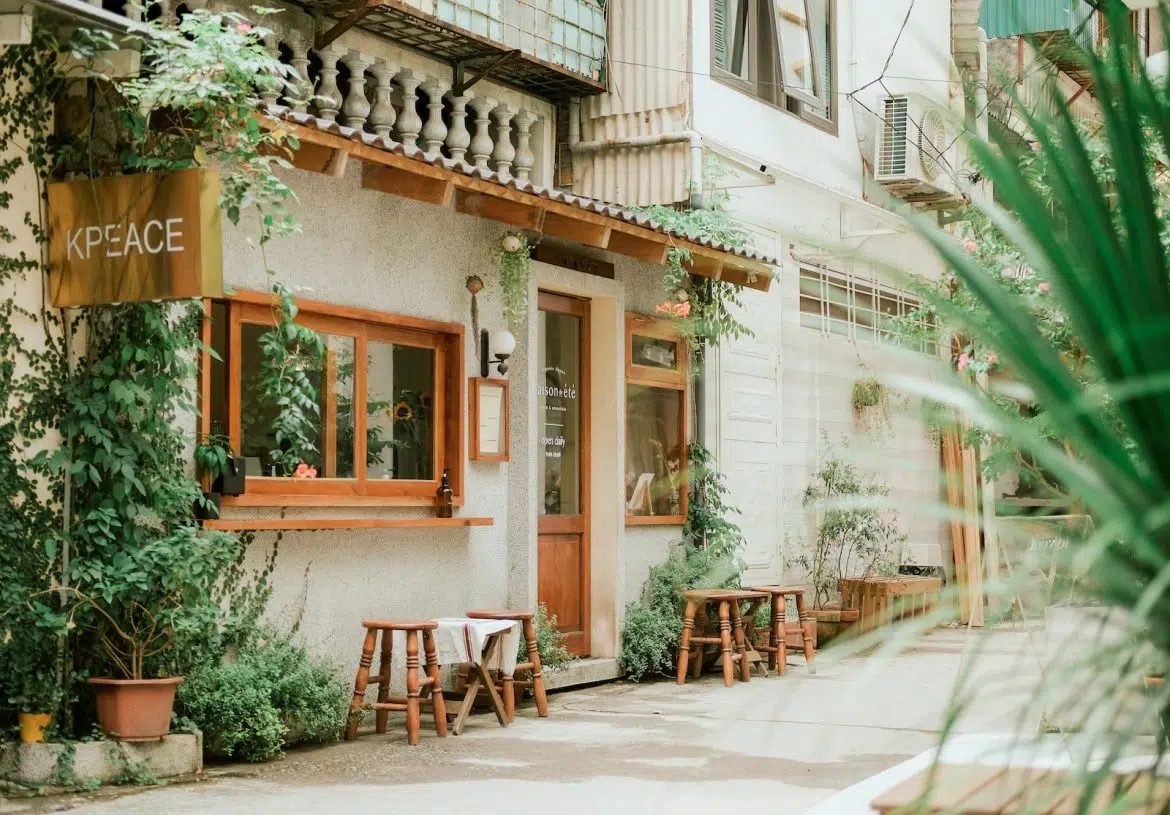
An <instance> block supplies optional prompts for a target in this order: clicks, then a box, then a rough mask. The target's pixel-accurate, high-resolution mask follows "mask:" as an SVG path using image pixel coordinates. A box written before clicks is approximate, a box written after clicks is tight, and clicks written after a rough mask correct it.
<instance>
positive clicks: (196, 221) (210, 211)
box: [49, 169, 223, 308]
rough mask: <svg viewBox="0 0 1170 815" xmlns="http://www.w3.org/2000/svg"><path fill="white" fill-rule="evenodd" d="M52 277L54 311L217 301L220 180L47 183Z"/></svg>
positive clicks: (202, 175)
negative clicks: (153, 302)
mask: <svg viewBox="0 0 1170 815" xmlns="http://www.w3.org/2000/svg"><path fill="white" fill-rule="evenodd" d="M49 272H50V274H49V280H50V291H51V295H52V300H53V305H54V306H57V307H59V308H60V307H78V306H94V305H102V304H108V303H134V302H143V301H150V300H185V299H189V298H194V297H222V296H223V247H222V240H221V234H220V213H219V174H218V173H216V172H215V171H214V170H204V169H191V170H175V171H172V172H169V173H143V174H139V175H123V176H110V177H108V178H98V179H92V180H91V179H83V180H79V181H65V182H61V183H58V184H50V185H49Z"/></svg>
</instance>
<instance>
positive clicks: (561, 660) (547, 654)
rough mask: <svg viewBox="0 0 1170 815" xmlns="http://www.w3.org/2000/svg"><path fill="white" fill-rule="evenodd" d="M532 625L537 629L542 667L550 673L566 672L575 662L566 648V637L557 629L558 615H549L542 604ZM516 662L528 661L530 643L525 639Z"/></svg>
mask: <svg viewBox="0 0 1170 815" xmlns="http://www.w3.org/2000/svg"><path fill="white" fill-rule="evenodd" d="M532 624H533V626H535V628H536V652H537V653H538V654H540V667H541V668H543V669H544V670H545V671H547V672H549V673H556V672H557V671H563V670H565V668H567V667H568V665H569V663H570V662H571V661H572V660H573V655H572V654H570V653H569V649H568V648H566V647H565V635H564V634H562V633H561V632H560V629H558V628H557V615H555V614H549V613H548V607H547V606H545V604H544V603H541V604H540V605H539V606H537V607H536V615H535V616H534V617H533V618H532ZM516 661H517V662H527V661H528V643H527V642H526V641H525V639H524V638H523V637H521V638H520V649H519V651H518V652H517V654H516Z"/></svg>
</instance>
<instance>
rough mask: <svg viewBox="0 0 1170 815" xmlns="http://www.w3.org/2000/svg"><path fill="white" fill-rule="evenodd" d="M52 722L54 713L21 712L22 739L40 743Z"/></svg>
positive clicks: (29, 742) (25, 741)
mask: <svg viewBox="0 0 1170 815" xmlns="http://www.w3.org/2000/svg"><path fill="white" fill-rule="evenodd" d="M52 723H53V714H52V713H21V714H20V740H21V741H22V742H24V743H25V744H40V743H41V742H43V741H44V740H45V731H46V730H48V729H49V725H51V724H52Z"/></svg>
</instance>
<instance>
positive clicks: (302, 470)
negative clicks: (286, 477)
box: [293, 461, 317, 478]
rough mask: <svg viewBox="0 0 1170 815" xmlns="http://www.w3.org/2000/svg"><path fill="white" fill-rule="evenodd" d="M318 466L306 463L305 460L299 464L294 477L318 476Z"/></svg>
mask: <svg viewBox="0 0 1170 815" xmlns="http://www.w3.org/2000/svg"><path fill="white" fill-rule="evenodd" d="M316 477H317V468H316V467H312V466H310V465H308V464H305V463H304V462H303V461H302V462H301V463H300V464H298V465H297V469H296V471H295V472H294V473H293V478H316Z"/></svg>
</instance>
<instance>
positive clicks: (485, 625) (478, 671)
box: [435, 617, 520, 736]
mask: <svg viewBox="0 0 1170 815" xmlns="http://www.w3.org/2000/svg"><path fill="white" fill-rule="evenodd" d="M435 622H436V623H437V624H438V631H437V632H436V637H437V639H438V641H439V652H440V657H445V659H442V661H444V662H445V663H446V664H449V665H450V664H464V665H467V666H468V668H469V669H470V670H469V672H468V674H469V682H468V683H467V688H466V691H465V692H464V696H463V700H462V701H461V702H460V703H459V706H458V707H457V708H456V709H455V710H454V711H452V712H451V713H450V714H449V718H451V719H452V720H453V721H452V724H451V732H452V733H454V734H455V735H456V736H458V735H460V734H462V732H463V728H464V726H465V725H466V723H467V717H468V716H469V715H470V714H471V710H472V708H474V707H475V701H476V698H477V697H478V695H479V692H480V690H481V689H482V690H483V691H484V692H485V693H486V694H487V697H488V700H489V701H490V703H491V707H492V712H494V713H495V714H496V720H497V721H498V722H499V723H500V727H507V726H508V724H509V723H510V721H511V717H510V716H509V715H508V711H507V708H506V707H505V705H504V700H503V699H501V698H500V694H499V691H497V690H496V683H495V682H494V681H493V680H492V677H491V673H490V671H491V669H492V667H493V666H494V665H495V664H496V662H497V661H502V662H503V663H505V669H506V670H509V671H510V670H514V669H513V668H512V667H511V663H512V662H514V659H512V660H509V659H508V656H509V655H508V654H507V653H505V652H501V650H500V649H501V648H504V647H505V646H506V645H507V644H509V642H510V640H511V639H512V638H511V637H510V635H512V634H514V633H515V632H516V631H518V630H519V628H520V623H519V622H515V621H511V620H484V619H473V618H470V617H468V618H460V617H450V618H440V619H438V620H436V621H435ZM474 628H478V629H479V631H480V632H481V633H482V632H484V631H485V630H486V632H487V633H486V635H484V639H483V648H482V650H480V651H479V653H475V652H474V650H472V649H473V648H474V641H475V639H476V637H474V636H472V633H473V629H474ZM510 644H511V648H512V654H511V655H512V656H513V657H514V656H515V652H516V645H517V643H516V642H511V643H510ZM458 646H462V647H461V648H460V647H458ZM453 652H459V653H460V656H459V657H458V658H453V656H452V653H453ZM498 657H501V658H502V659H499V660H498V659H497V658H498Z"/></svg>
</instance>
